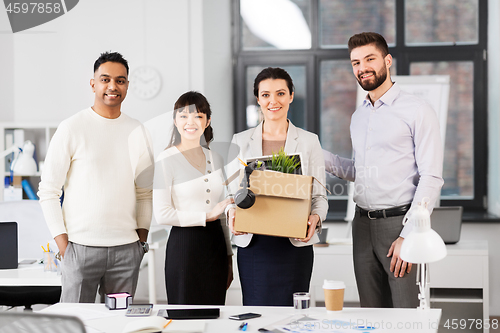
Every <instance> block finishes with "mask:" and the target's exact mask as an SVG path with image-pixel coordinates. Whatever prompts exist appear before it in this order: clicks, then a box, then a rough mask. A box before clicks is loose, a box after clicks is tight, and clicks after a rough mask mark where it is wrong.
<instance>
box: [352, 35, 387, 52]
mask: <svg viewBox="0 0 500 333" xmlns="http://www.w3.org/2000/svg"><path fill="white" fill-rule="evenodd" d="M369 44H374V45H375V47H376V48H377V49H379V51H380V52H382V56H383V57H385V56H386V55H388V54H389V47H388V46H387V42H386V41H385V38H384V37H383V36H382V35H380V34H378V33H376V32H362V33H360V34H356V35H354V36H352V37H351V38H349V42H348V43H347V47H348V49H349V54H351V52H352V50H353V49H355V48H357V47H360V46H365V45H369Z"/></svg>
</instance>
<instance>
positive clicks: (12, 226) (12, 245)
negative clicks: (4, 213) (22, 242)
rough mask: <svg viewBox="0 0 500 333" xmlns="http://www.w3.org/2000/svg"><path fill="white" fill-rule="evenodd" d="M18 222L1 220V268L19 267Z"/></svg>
mask: <svg viewBox="0 0 500 333" xmlns="http://www.w3.org/2000/svg"><path fill="white" fill-rule="evenodd" d="M17 253H18V252H17V222H0V269H12V268H17V261H18V258H17Z"/></svg>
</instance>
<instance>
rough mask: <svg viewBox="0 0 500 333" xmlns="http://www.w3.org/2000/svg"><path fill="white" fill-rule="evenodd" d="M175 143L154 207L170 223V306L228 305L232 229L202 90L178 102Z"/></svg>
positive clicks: (161, 166) (163, 159) (159, 176)
mask: <svg viewBox="0 0 500 333" xmlns="http://www.w3.org/2000/svg"><path fill="white" fill-rule="evenodd" d="M174 109H175V110H174V115H173V116H174V129H173V132H172V140H171V143H170V145H169V146H168V147H167V149H166V150H164V151H163V152H162V153H161V154H160V155H159V156H158V159H157V165H158V167H157V169H156V170H157V172H156V174H155V189H154V191H153V210H154V214H155V218H156V221H157V222H158V223H159V224H166V225H171V226H172V229H171V232H170V237H169V239H168V242H167V250H166V256H165V285H166V289H167V300H168V303H169V304H213V305H224V302H225V298H226V290H227V288H228V287H229V284H230V283H231V281H232V259H231V256H232V250H231V242H230V239H229V231H228V229H227V227H226V225H225V223H221V220H220V219H219V215H221V213H223V212H224V209H225V208H226V206H227V205H228V204H230V203H232V202H233V201H232V199H223V198H224V194H225V193H224V186H223V185H222V183H223V181H224V177H223V161H222V158H220V156H218V155H216V153H215V152H212V151H211V150H210V149H209V148H208V144H209V143H210V141H212V139H213V132H212V127H211V126H210V120H211V113H212V112H211V110H210V105H209V103H208V101H207V100H206V98H205V97H204V96H203V95H202V94H200V93H198V92H193V91H190V92H187V93H185V94H183V95H182V96H180V97H179V99H178V100H177V102H176V103H175V106H174Z"/></svg>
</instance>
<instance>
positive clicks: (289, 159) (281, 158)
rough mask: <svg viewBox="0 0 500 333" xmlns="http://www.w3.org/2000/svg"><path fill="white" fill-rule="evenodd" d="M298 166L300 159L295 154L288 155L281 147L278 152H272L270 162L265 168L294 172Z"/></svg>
mask: <svg viewBox="0 0 500 333" xmlns="http://www.w3.org/2000/svg"><path fill="white" fill-rule="evenodd" d="M299 167H300V160H297V158H296V156H288V155H287V154H286V153H285V151H284V150H283V148H281V149H280V150H279V151H278V153H274V152H273V156H272V158H271V163H270V164H268V165H267V169H269V170H274V171H279V172H283V173H294V172H295V170H297V169H298V168H299Z"/></svg>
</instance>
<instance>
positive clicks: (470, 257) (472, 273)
mask: <svg viewBox="0 0 500 333" xmlns="http://www.w3.org/2000/svg"><path fill="white" fill-rule="evenodd" d="M446 249H447V251H448V254H447V256H446V257H445V258H444V259H443V260H440V261H438V262H435V263H431V264H430V283H429V286H430V292H431V297H430V305H431V307H432V306H433V304H434V303H437V306H436V307H439V308H443V309H445V311H444V312H445V313H444V315H443V318H444V319H446V316H447V312H448V315H450V316H451V317H450V318H451V319H453V318H457V317H455V316H454V315H456V314H455V313H453V312H452V311H447V309H446V304H443V303H454V304H462V305H464V306H467V305H470V304H471V303H476V304H478V305H480V306H482V312H483V313H482V315H481V316H480V317H479V318H475V317H473V316H470V315H469V314H467V316H461V317H460V318H459V319H471V318H475V319H481V320H483V321H485V320H487V319H489V274H488V242H487V241H485V240H461V241H460V242H458V243H456V244H451V245H446ZM324 279H329V280H341V281H344V283H345V284H346V290H345V301H347V302H350V303H356V302H359V297H358V290H357V287H356V280H355V277H354V266H353V262H352V245H330V246H328V247H315V248H314V271H313V275H312V279H311V288H310V291H311V295H312V297H313V299H314V300H315V301H324V292H323V288H322V285H323V280H324ZM448 310H449V309H448ZM483 332H484V333H488V332H489V329H487V328H484V330H483Z"/></svg>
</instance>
